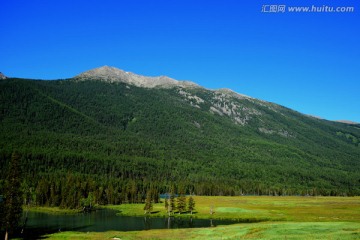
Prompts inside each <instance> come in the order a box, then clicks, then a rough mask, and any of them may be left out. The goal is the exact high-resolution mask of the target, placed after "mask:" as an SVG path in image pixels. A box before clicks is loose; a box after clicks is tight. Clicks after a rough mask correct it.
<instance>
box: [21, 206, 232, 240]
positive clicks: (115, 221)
mask: <svg viewBox="0 0 360 240" xmlns="http://www.w3.org/2000/svg"><path fill="white" fill-rule="evenodd" d="M233 223H235V222H234V221H220V220H216V221H215V220H212V219H210V220H209V219H193V218H174V217H166V218H150V217H147V216H145V217H127V216H117V215H116V211H113V210H107V209H105V210H99V211H96V212H91V213H85V214H83V213H81V214H71V215H52V214H46V213H35V212H29V215H28V221H27V224H26V227H25V229H24V233H23V234H22V235H21V236H19V237H23V238H24V239H31V238H33V239H34V238H40V237H39V236H43V235H44V234H49V233H54V232H59V231H80V232H103V231H111V230H115V231H135V230H149V229H173V228H194V227H197V228H199V227H214V226H216V225H219V224H221V225H227V224H233ZM34 235H35V237H34ZM26 236H28V238H27V237H26Z"/></svg>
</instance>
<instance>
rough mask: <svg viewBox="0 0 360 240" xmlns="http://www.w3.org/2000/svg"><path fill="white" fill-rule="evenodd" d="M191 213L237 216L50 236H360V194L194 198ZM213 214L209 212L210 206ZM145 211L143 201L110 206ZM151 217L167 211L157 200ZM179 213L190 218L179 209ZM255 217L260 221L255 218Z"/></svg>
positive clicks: (129, 211)
mask: <svg viewBox="0 0 360 240" xmlns="http://www.w3.org/2000/svg"><path fill="white" fill-rule="evenodd" d="M194 199H195V202H196V206H195V208H196V212H197V213H196V214H194V215H193V217H195V218H210V217H212V218H213V219H236V220H239V221H240V222H253V223H238V224H234V225H228V226H217V227H214V228H193V229H169V230H168V229H164V230H146V231H132V232H102V233H92V232H91V233H79V232H63V233H56V234H53V235H49V236H48V237H49V238H50V239H112V238H119V239H360V197H351V198H345V197H258V196H256V197H255V196H254V197H250V196H241V197H203V196H197V197H194ZM211 206H212V207H213V209H214V211H215V213H214V214H213V215H212V216H211V215H210V213H209V212H210V208H211ZM108 207H109V208H112V209H116V210H118V211H119V212H120V214H122V215H132V216H133V215H141V216H143V205H142V204H141V205H139V204H127V205H120V206H108ZM153 212H154V214H152V216H165V215H166V212H165V208H164V204H163V203H162V204H156V205H155V206H154V209H153ZM181 216H182V217H190V215H189V214H182V215H181ZM256 221H259V222H257V223H255V222H256Z"/></svg>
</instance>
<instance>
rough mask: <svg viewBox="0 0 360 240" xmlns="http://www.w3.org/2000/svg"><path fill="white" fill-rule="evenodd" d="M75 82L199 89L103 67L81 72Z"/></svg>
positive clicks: (182, 82) (185, 84) (163, 79)
mask: <svg viewBox="0 0 360 240" xmlns="http://www.w3.org/2000/svg"><path fill="white" fill-rule="evenodd" d="M74 79H76V80H80V81H84V80H100V81H106V82H111V83H113V82H123V83H127V84H130V85H135V86H138V87H145V88H154V87H162V88H170V87H176V86H180V87H200V86H199V85H197V84H196V83H193V82H188V81H178V80H175V79H172V78H169V77H166V76H157V77H147V76H142V75H138V74H135V73H132V72H125V71H123V70H121V69H118V68H115V67H109V66H103V67H99V68H95V69H92V70H89V71H86V72H83V73H81V74H79V75H77V76H75V77H74Z"/></svg>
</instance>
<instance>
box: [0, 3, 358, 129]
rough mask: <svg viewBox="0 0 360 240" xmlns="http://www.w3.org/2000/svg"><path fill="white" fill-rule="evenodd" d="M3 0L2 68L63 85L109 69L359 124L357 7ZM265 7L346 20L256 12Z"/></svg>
mask: <svg viewBox="0 0 360 240" xmlns="http://www.w3.org/2000/svg"><path fill="white" fill-rule="evenodd" d="M242 2H245V1H240V0H221V1H220V0H219V1H211V0H209V1H205V0H204V1H199V0H198V1H197V0H166V1H156V0H154V1H145V0H113V1H110V0H102V1H91V0H87V1H78V0H72V1H68V0H62V1H55V0H54V1H42V0H41V1H40V0H31V1H28V0H26V1H25V0H24V1H20V0H1V1H0V33H1V37H0V71H1V72H3V73H4V74H5V75H7V76H16V77H24V78H37V79H58V78H69V77H72V76H74V75H77V74H79V73H80V72H82V71H85V70H89V69H92V68H95V67H99V66H103V65H109V66H114V67H118V68H121V69H123V70H126V71H131V72H135V73H138V74H142V75H147V76H157V75H167V76H170V77H172V78H175V79H178V80H191V81H194V82H196V83H198V84H200V85H202V86H204V87H207V88H222V87H226V88H231V89H233V90H235V91H237V92H239V93H243V94H246V95H249V96H252V97H256V98H260V99H263V100H266V101H271V102H275V103H278V104H281V105H284V106H286V107H290V108H293V109H295V110H297V111H300V112H302V113H306V114H312V115H317V116H320V117H323V118H326V119H329V120H338V119H347V120H352V121H356V122H360V1H359V0H356V1H352V0H327V1H321V0H286V1H280V0H271V1H270V0H268V1H256V0H252V1H247V2H248V3H242ZM263 4H285V5H287V6H311V5H316V6H322V5H328V6H353V7H354V8H355V12H353V13H290V12H285V13H261V9H262V6H263Z"/></svg>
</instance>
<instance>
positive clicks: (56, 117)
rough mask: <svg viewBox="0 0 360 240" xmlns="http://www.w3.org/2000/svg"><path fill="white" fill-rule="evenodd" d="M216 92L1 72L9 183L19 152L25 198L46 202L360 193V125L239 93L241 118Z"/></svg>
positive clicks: (4, 165)
mask: <svg viewBox="0 0 360 240" xmlns="http://www.w3.org/2000/svg"><path fill="white" fill-rule="evenodd" d="M184 92H186V94H187V95H186V94H184ZM189 95H191V96H195V95H196V96H197V97H198V98H201V99H202V100H201V101H199V100H197V98H195V97H193V98H191V97H188V96H189ZM184 96H185V97H184ZM186 96H187V97H186ZM216 96H217V95H216V94H215V93H214V91H210V90H206V89H204V88H189V89H182V88H181V89H180V88H177V87H173V88H153V89H148V88H140V87H135V86H132V85H127V84H124V83H106V82H102V81H76V80H73V79H68V80H57V81H43V80H26V79H6V80H1V81H0V123H1V125H0V137H1V138H0V166H1V168H0V178H1V179H0V191H2V189H3V186H4V184H5V177H4V176H6V173H7V171H8V168H9V160H10V159H11V155H12V153H13V152H14V151H16V152H18V153H19V155H20V163H21V164H20V165H21V170H22V171H21V174H22V179H23V182H22V190H23V193H24V203H25V202H26V203H28V202H31V203H32V204H36V205H44V206H61V207H64V208H79V207H81V206H84V205H88V204H90V203H91V204H121V203H138V202H144V201H145V198H146V194H147V192H150V193H151V194H152V195H153V197H152V198H153V199H155V201H159V194H163V193H167V192H169V191H174V192H175V193H176V192H177V189H178V188H181V189H185V192H186V193H187V194H197V195H241V194H254V195H340V196H343V195H347V196H352V195H360V162H359V160H360V125H350V124H344V123H337V122H331V121H326V120H320V119H316V118H313V117H309V116H305V115H303V114H300V113H298V112H295V111H293V110H290V109H287V108H285V107H282V106H279V105H276V104H272V103H268V102H264V101H260V100H256V99H251V98H239V97H236V96H233V95H229V96H228V97H227V98H226V99H227V101H232V102H234V103H236V104H237V106H241V109H242V110H241V111H242V112H240V113H239V116H242V117H243V118H242V119H239V117H238V116H237V118H235V117H232V115H231V114H229V115H226V114H221V113H219V114H218V113H216V111H215V110H214V111H210V110H211V109H214V107H213V106H225V103H224V102H222V100H221V99H220V98H217V97H216ZM246 113H251V114H248V115H246ZM234 119H235V120H234ZM1 194H2V193H1V192H0V195H1Z"/></svg>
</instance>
